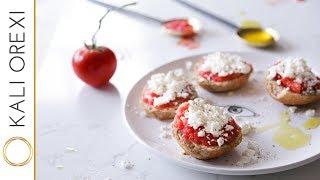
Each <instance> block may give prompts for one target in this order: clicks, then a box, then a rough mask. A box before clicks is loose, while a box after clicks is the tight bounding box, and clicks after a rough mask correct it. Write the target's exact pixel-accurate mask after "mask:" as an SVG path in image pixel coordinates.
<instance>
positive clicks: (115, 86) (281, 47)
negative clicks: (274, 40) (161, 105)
mask: <svg viewBox="0 0 320 180" xmlns="http://www.w3.org/2000/svg"><path fill="white" fill-rule="evenodd" d="M109 2H118V4H122V3H124V2H128V1H123V0H122V1H121V2H119V1H116V0H113V1H109ZM193 2H194V3H196V4H198V5H199V6H202V7H204V8H206V9H208V10H211V11H213V12H216V13H217V14H220V15H223V16H224V17H226V18H228V19H230V20H232V21H234V22H240V21H242V20H248V19H252V20H257V21H259V22H263V24H264V25H265V26H271V27H273V28H275V29H277V30H278V31H279V32H280V34H281V40H280V42H279V44H278V46H276V47H275V48H271V49H266V50H262V49H255V48H250V47H247V46H245V45H244V44H242V43H241V42H239V41H237V39H236V37H235V36H234V35H232V31H231V30H229V29H228V28H227V27H225V26H223V25H220V24H219V23H216V22H213V21H211V20H209V19H207V18H206V17H203V16H201V15H199V14H197V13H194V12H192V11H190V10H189V9H186V8H184V7H182V6H180V5H179V4H176V3H174V2H172V1H170V0H163V1H155V0H154V1H150V0H149V1H147V0H140V1H139V4H138V5H137V6H136V7H130V8H131V9H135V10H137V11H140V12H144V13H148V14H152V15H153V16H155V17H159V18H163V19H166V18H170V17H185V16H192V17H196V18H198V19H201V21H202V22H203V23H204V27H205V31H204V32H203V34H202V35H201V36H200V37H199V40H200V48H198V49H194V50H189V49H186V48H183V47H180V46H177V44H176V43H177V41H178V39H177V38H175V37H171V36H168V35H167V34H164V33H163V32H161V31H160V29H159V27H158V26H157V25H155V24H152V23H149V22H143V21H139V20H135V19H131V18H128V17H125V16H123V15H119V14H118V13H111V14H110V15H109V16H108V17H106V18H105V20H104V22H103V25H102V26H103V27H102V30H101V32H100V33H99V35H98V43H100V44H104V45H106V46H108V47H110V48H111V49H113V50H114V51H115V52H116V54H117V55H118V57H119V59H118V68H117V71H116V74H115V75H114V77H113V78H112V80H111V83H110V84H108V85H106V86H105V87H103V88H102V89H94V88H91V87H89V86H86V85H85V84H84V83H82V82H81V81H80V80H79V79H78V78H77V77H76V76H75V74H74V73H73V70H72V67H71V58H72V55H73V52H74V51H75V50H76V49H77V48H80V47H81V46H82V45H83V42H84V40H88V39H90V38H91V36H92V33H93V32H94V31H95V30H96V27H97V25H98V24H97V23H98V19H99V18H100V17H101V16H102V15H103V14H104V12H105V9H103V8H101V7H97V6H95V5H92V4H89V3H87V2H86V1H85V0H70V1H62V0H59V1H58V0H57V1H48V0H38V6H37V12H38V15H37V22H38V24H37V27H38V36H37V38H38V40H37V42H38V49H37V51H38V54H37V57H38V59H37V60H38V62H37V65H38V68H37V178H38V179H39V180H42V179H45V180H51V179H52V180H57V179H59V180H60V179H61V180H62V179H63V180H64V179H66V180H69V179H71V180H74V179H78V180H82V179H91V180H100V179H101V180H105V179H107V178H112V179H152V180H155V179H182V178H183V179H185V180H187V179H223V180H227V179H248V178H250V179H302V178H304V179H318V177H320V172H319V168H320V161H319V160H318V161H316V162H313V163H311V164H308V165H306V166H303V167H300V168H296V169H293V170H289V171H286V172H281V173H275V174H269V175H259V176H222V175H214V174H208V173H202V172H197V171H193V170H189V169H185V168H182V167H179V166H176V165H175V164H172V163H171V162H168V161H166V160H164V159H162V158H161V157H158V156H156V155H154V154H152V153H151V152H149V151H148V150H147V149H146V148H145V147H143V146H142V145H140V144H139V143H138V142H136V141H135V139H134V138H133V136H132V135H131V134H130V133H129V131H128V129H127V127H126V126H125V124H124V120H123V116H122V104H123V101H124V99H125V96H126V94H127V93H128V91H129V90H130V88H131V87H132V86H133V84H134V83H135V82H136V81H137V80H138V79H139V78H141V77H142V76H143V75H144V74H146V73H147V72H148V71H150V70H151V69H153V68H155V67H157V66H159V65H161V64H164V63H166V62H170V61H172V60H175V59H177V58H181V57H185V56H189V55H195V54H200V53H204V52H209V51H217V50H219V51H220V50H226V51H248V52H256V53H260V54H261V55H263V54H271V55H274V57H275V58H277V57H282V56H304V57H306V58H313V59H315V58H319V59H320V54H319V45H320V24H319V23H316V22H318V17H319V15H320V12H319V10H318V7H320V1H315V0H307V1H306V2H305V3H297V2H296V1H295V0H282V1H279V2H278V3H277V4H272V3H270V2H275V1H274V0H265V1H250V0H242V1H233V0H225V1H218V0H214V1H213V0H203V1H201V2H198V1H195V0H194V1H193ZM164 12H165V13H164ZM302 31H304V32H305V33H301V32H302ZM273 61H274V59H271V60H270V63H272V62H273ZM316 68H317V70H318V72H319V71H320V63H319V64H316ZM66 148H73V149H76V150H77V152H70V150H69V151H68V150H66ZM122 160H129V161H131V162H132V163H133V164H134V167H133V168H132V169H130V170H126V169H123V168H121V165H120V162H121V161H122ZM59 166H60V168H59ZM62 166H63V167H62Z"/></svg>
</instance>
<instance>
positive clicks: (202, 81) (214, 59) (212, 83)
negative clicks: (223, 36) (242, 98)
mask: <svg viewBox="0 0 320 180" xmlns="http://www.w3.org/2000/svg"><path fill="white" fill-rule="evenodd" d="M194 71H195V74H196V79H197V82H198V84H199V85H200V86H201V87H203V88H204V89H207V90H208V91H210V92H224V91H231V90H236V89H239V88H241V87H243V86H244V85H245V84H246V83H247V82H248V79H249V77H250V74H251V72H252V71H253V68H252V65H251V64H248V63H247V62H246V61H245V60H244V59H243V58H242V57H240V56H239V55H236V54H230V53H223V52H216V53H212V54H209V55H207V56H204V57H203V58H202V59H201V60H200V61H199V62H198V63H197V65H196V66H195V69H194Z"/></svg>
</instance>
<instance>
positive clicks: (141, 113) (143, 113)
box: [139, 111, 147, 117]
mask: <svg viewBox="0 0 320 180" xmlns="http://www.w3.org/2000/svg"><path fill="white" fill-rule="evenodd" d="M139 116H140V117H147V113H146V112H145V111H141V112H140V113H139Z"/></svg>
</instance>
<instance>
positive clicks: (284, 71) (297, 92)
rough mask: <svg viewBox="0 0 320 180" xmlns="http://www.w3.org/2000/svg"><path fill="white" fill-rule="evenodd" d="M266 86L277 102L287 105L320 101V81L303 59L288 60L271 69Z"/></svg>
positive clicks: (269, 69)
mask: <svg viewBox="0 0 320 180" xmlns="http://www.w3.org/2000/svg"><path fill="white" fill-rule="evenodd" d="M266 75H267V76H266V81H265V86H266V89H267V91H268V93H269V94H270V95H271V97H272V98H274V99H275V100H277V101H279V102H281V103H283V104H286V105H305V104H309V103H313V102H316V101H320V79H319V77H317V76H316V75H315V74H314V73H313V72H312V71H311V68H309V67H308V65H307V63H306V61H305V60H304V59H301V58H287V59H284V60H282V61H279V62H277V63H276V64H275V65H273V66H271V67H269V68H268V69H267V72H266Z"/></svg>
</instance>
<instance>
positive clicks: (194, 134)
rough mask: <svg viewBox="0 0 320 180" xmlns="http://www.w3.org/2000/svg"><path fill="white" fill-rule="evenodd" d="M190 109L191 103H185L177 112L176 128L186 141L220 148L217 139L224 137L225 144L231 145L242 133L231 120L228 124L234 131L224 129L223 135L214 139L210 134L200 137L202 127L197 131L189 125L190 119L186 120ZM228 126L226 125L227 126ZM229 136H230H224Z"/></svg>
mask: <svg viewBox="0 0 320 180" xmlns="http://www.w3.org/2000/svg"><path fill="white" fill-rule="evenodd" d="M188 108H189V103H183V104H181V105H180V106H179V108H178V110H177V114H176V116H175V118H174V126H175V127H176V128H177V129H178V131H179V133H181V134H183V135H184V138H185V140H190V141H192V142H194V143H196V144H199V145H205V146H218V142H217V139H219V137H223V138H224V141H225V144H229V143H231V142H232V141H233V140H234V139H235V138H236V137H237V136H238V135H239V133H240V131H241V130H240V128H239V126H238V125H237V124H236V122H235V121H234V119H232V120H230V121H229V122H228V123H227V124H228V125H230V126H232V127H233V129H232V130H229V131H227V130H225V128H222V133H221V135H220V136H219V137H214V136H213V135H212V134H210V133H205V136H204V137H199V136H198V132H199V131H201V130H202V129H203V127H202V126H200V127H199V128H197V129H193V127H190V126H189V125H188V119H187V118H185V116H184V113H185V111H186V110H188ZM227 124H226V125H227ZM224 134H228V135H224Z"/></svg>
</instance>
